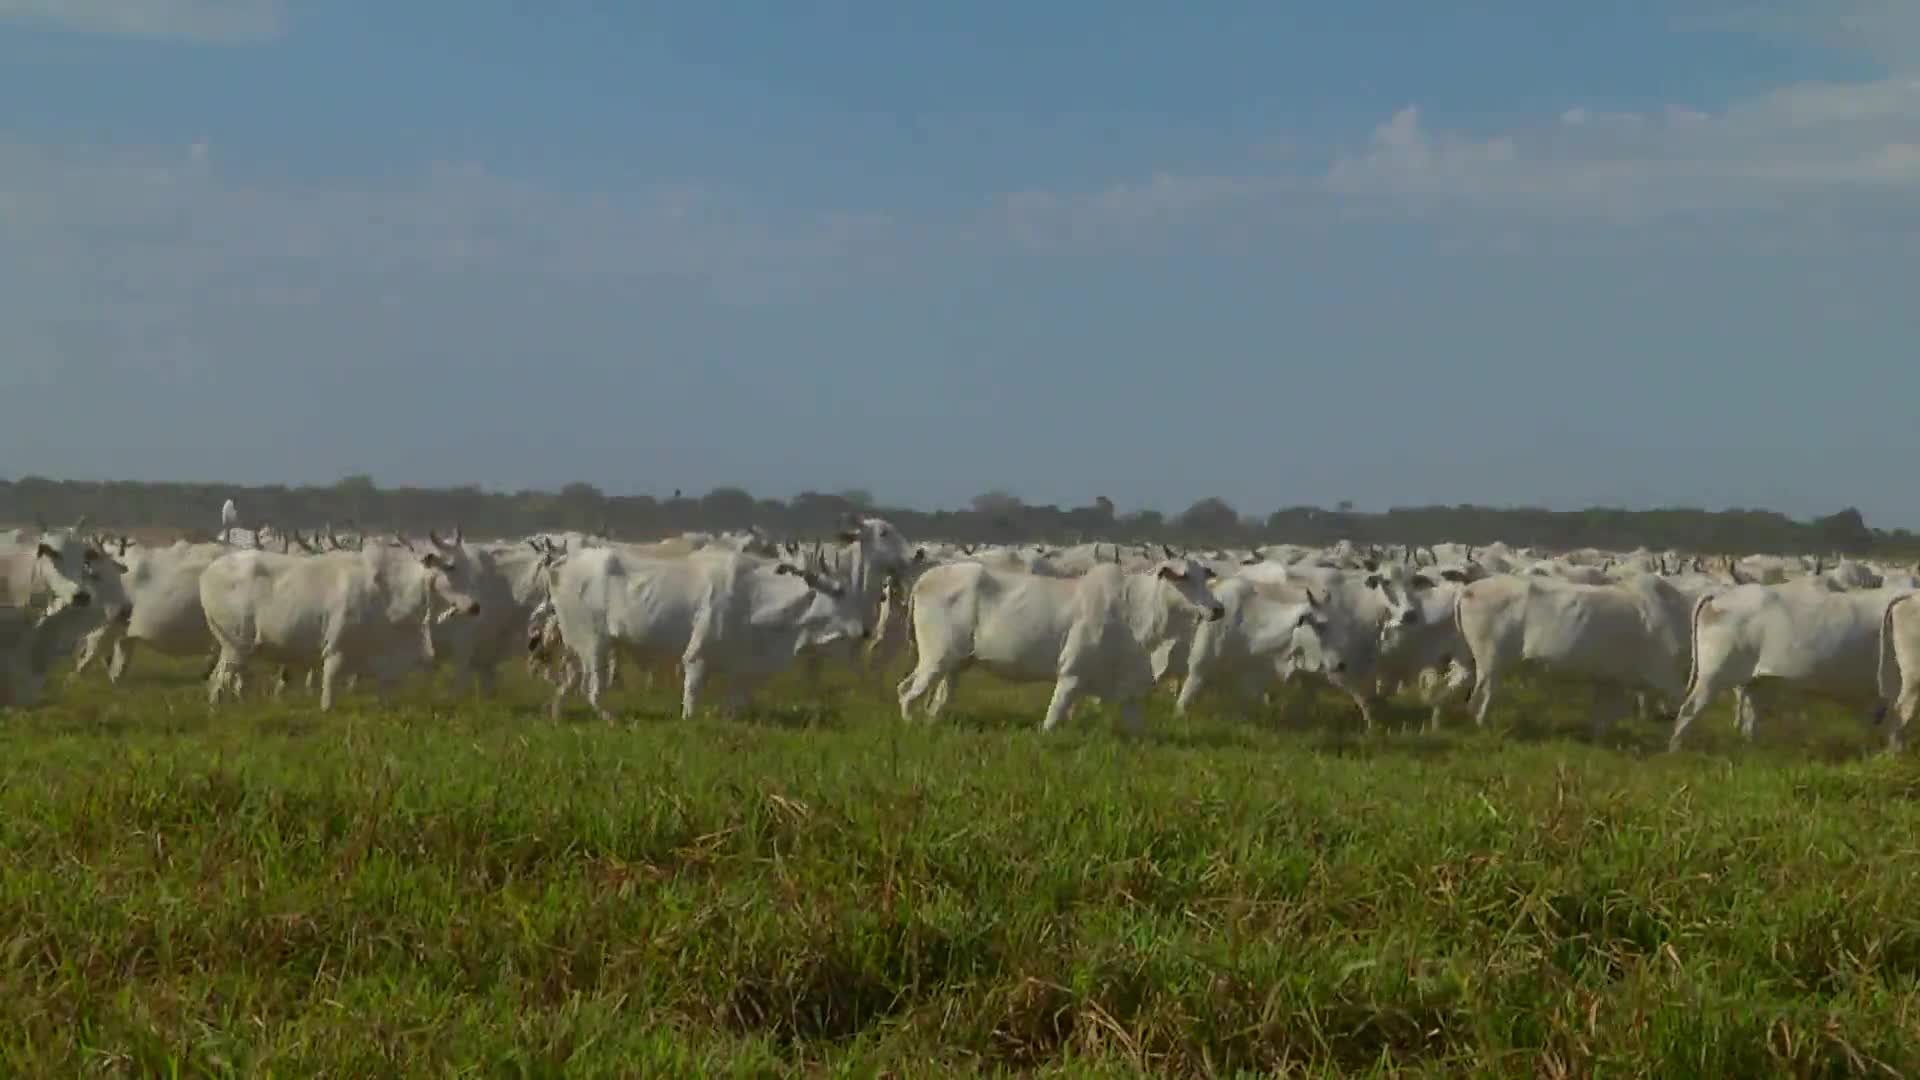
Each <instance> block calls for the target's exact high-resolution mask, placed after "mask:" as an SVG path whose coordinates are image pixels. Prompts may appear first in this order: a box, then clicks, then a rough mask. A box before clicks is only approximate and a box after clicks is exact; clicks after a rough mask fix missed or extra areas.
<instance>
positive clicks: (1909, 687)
mask: <svg viewBox="0 0 1920 1080" xmlns="http://www.w3.org/2000/svg"><path fill="white" fill-rule="evenodd" d="M1892 712H1893V723H1892V724H1890V725H1888V727H1887V749H1888V750H1889V751H1894V752H1897V751H1899V750H1900V749H1901V748H1903V747H1905V746H1906V743H1907V725H1908V724H1911V723H1913V715H1914V713H1916V712H1920V678H1908V677H1907V675H1906V673H1905V671H1904V670H1903V671H1902V672H1901V677H1900V696H1899V697H1898V698H1895V699H1894V702H1893V710H1892Z"/></svg>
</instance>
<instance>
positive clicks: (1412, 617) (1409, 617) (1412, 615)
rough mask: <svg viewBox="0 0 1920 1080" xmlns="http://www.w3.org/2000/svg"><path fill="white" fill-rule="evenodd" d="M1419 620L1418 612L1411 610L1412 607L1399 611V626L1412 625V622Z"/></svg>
mask: <svg viewBox="0 0 1920 1080" xmlns="http://www.w3.org/2000/svg"><path fill="white" fill-rule="evenodd" d="M1419 621H1420V613H1419V612H1417V611H1415V610H1413V609H1412V608H1408V609H1407V610H1405V611H1403V612H1401V613H1400V625H1401V626H1412V625H1413V624H1414V623H1417V622H1419Z"/></svg>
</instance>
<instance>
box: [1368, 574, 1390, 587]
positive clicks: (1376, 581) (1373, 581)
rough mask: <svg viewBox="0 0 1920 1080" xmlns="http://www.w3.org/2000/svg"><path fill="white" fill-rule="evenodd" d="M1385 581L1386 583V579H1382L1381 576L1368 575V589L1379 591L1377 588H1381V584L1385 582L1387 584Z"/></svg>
mask: <svg viewBox="0 0 1920 1080" xmlns="http://www.w3.org/2000/svg"><path fill="white" fill-rule="evenodd" d="M1385 581H1386V578H1383V577H1381V576H1380V575H1379V574H1368V575H1367V588H1369V589H1377V588H1379V587H1380V586H1381V584H1382V583H1383V582H1385Z"/></svg>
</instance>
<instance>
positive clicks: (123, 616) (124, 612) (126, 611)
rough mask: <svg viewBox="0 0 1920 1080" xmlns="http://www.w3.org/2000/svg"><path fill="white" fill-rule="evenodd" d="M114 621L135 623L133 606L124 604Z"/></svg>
mask: <svg viewBox="0 0 1920 1080" xmlns="http://www.w3.org/2000/svg"><path fill="white" fill-rule="evenodd" d="M113 620H114V621H115V622H123V623H130V622H132V621H133V605H132V604H122V605H121V606H120V611H119V612H118V613H117V614H115V615H114V617H113Z"/></svg>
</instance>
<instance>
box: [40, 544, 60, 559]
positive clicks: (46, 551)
mask: <svg viewBox="0 0 1920 1080" xmlns="http://www.w3.org/2000/svg"><path fill="white" fill-rule="evenodd" d="M33 553H34V554H35V555H36V556H38V557H40V558H42V559H52V560H54V561H56V562H57V561H59V558H60V553H59V552H57V551H55V550H53V549H52V548H51V547H48V546H47V545H46V544H41V545H40V546H39V547H38V548H35V549H34V552H33Z"/></svg>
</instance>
